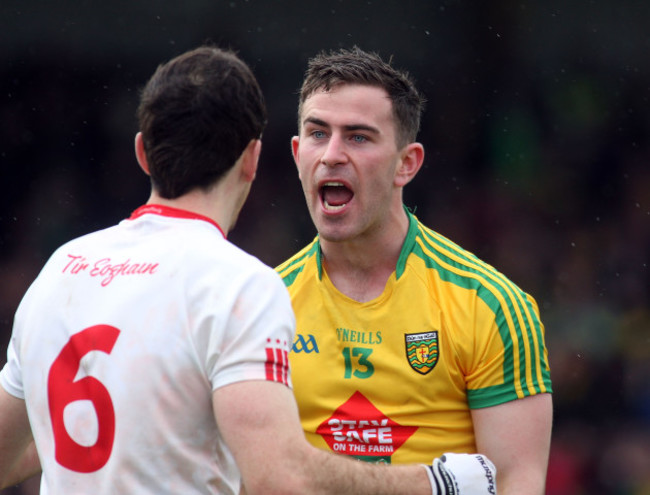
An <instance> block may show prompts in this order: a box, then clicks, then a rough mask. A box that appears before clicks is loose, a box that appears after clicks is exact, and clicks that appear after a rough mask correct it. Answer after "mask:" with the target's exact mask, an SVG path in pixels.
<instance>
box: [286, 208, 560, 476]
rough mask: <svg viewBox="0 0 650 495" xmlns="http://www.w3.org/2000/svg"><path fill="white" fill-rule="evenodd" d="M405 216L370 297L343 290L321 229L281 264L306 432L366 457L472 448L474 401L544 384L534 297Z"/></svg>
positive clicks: (482, 403) (418, 456)
mask: <svg viewBox="0 0 650 495" xmlns="http://www.w3.org/2000/svg"><path fill="white" fill-rule="evenodd" d="M408 215H409V221H410V225H409V231H408V234H407V237H406V240H405V242H404V246H403V248H402V252H401V254H400V258H399V261H398V263H397V266H396V270H395V272H393V274H392V275H391V277H390V279H389V280H388V282H387V283H386V287H385V289H384V292H383V293H382V294H381V295H380V296H379V297H378V298H376V299H374V300H372V301H369V302H365V303H359V302H357V301H354V300H352V299H350V298H348V297H346V296H345V295H343V294H342V293H341V292H339V291H338V290H337V289H336V288H335V287H334V285H333V284H332V282H331V281H330V279H329V278H328V276H327V273H326V271H325V270H323V268H322V265H321V252H320V244H319V242H318V237H317V238H316V239H314V241H313V242H312V243H311V244H309V245H308V246H307V247H305V248H304V249H302V250H301V251H300V252H298V253H297V254H296V255H294V256H293V257H292V258H290V259H289V260H287V261H286V262H285V263H283V264H282V265H280V266H279V267H277V271H278V272H279V274H280V275H281V277H282V278H283V279H284V282H285V285H286V286H287V288H288V290H289V292H290V295H291V300H292V304H293V308H294V311H295V313H296V322H297V332H296V339H295V341H294V344H293V348H292V351H291V353H290V356H289V359H290V364H291V367H292V379H293V386H294V392H295V395H296V399H297V401H298V407H299V409H300V417H301V421H302V425H303V428H304V430H305V434H306V436H307V438H308V440H309V441H310V442H311V443H312V444H313V445H315V446H317V447H320V448H323V449H329V450H333V451H334V452H338V453H342V454H347V455H351V456H355V457H358V458H361V459H364V460H368V461H380V462H389V463H407V462H422V463H429V462H431V459H432V458H433V457H435V456H438V455H440V454H442V453H444V452H475V451H476V445H475V439H474V432H473V428H472V421H471V416H470V409H473V408H482V407H489V406H494V405H497V404H501V403H504V402H508V401H511V400H514V399H518V398H522V397H526V396H529V395H535V394H539V393H543V392H551V381H550V375H549V367H548V359H547V351H546V347H545V344H544V327H543V325H542V323H541V322H540V319H539V314H538V308H537V304H536V302H535V301H534V299H533V298H532V297H531V296H529V295H528V294H525V293H524V292H522V291H521V290H520V289H519V288H518V287H517V286H516V285H514V284H513V283H512V282H511V281H510V280H508V279H507V278H506V277H505V276H504V275H503V274H501V273H499V272H498V271H496V270H495V269H494V268H493V267H491V266H489V265H488V264H486V263H484V262H482V261H481V260H479V259H478V258H477V257H476V256H474V255H473V254H471V253H469V252H468V251H466V250H464V249H462V248H461V247H459V246H458V245H456V244H454V243H453V242H451V241H450V240H448V239H446V238H445V237H443V236H441V235H440V234H438V233H436V232H434V231H432V230H430V229H428V228H427V227H425V226H424V225H423V224H422V223H420V222H419V221H418V220H417V218H416V217H415V216H414V215H412V214H411V213H408Z"/></svg>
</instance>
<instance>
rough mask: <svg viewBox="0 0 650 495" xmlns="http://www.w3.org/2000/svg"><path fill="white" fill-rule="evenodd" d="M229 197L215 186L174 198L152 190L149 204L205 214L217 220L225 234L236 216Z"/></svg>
mask: <svg viewBox="0 0 650 495" xmlns="http://www.w3.org/2000/svg"><path fill="white" fill-rule="evenodd" d="M228 199H229V197H228V196H226V195H224V194H219V192H218V188H217V187H214V188H212V189H211V190H209V191H203V190H200V189H194V190H192V191H190V192H188V193H186V194H183V195H182V196H179V197H178V198H174V199H166V198H163V197H162V196H160V195H159V194H158V193H157V192H156V191H152V193H151V196H149V200H148V201H147V204H157V205H163V206H169V207H171V208H179V209H181V210H186V211H191V212H192V213H197V214H199V215H203V216H204V217H207V218H209V219H210V220H213V221H214V222H216V223H217V225H219V227H220V228H221V229H222V230H223V232H224V234H228V232H229V231H230V230H231V229H232V227H233V225H234V219H235V217H236V213H235V211H234V205H232V204H231V203H232V201H228Z"/></svg>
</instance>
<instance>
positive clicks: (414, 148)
mask: <svg viewBox="0 0 650 495" xmlns="http://www.w3.org/2000/svg"><path fill="white" fill-rule="evenodd" d="M423 162H424V146H422V144H420V143H409V144H407V145H406V146H405V147H404V149H403V150H402V153H401V160H400V164H399V167H398V168H397V170H396V171H395V179H394V181H393V183H394V184H395V186H397V187H404V186H405V185H406V184H408V183H409V182H411V180H412V179H413V177H415V175H416V174H417V173H418V171H419V170H420V167H422V163H423Z"/></svg>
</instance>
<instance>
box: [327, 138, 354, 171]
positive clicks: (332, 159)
mask: <svg viewBox="0 0 650 495" xmlns="http://www.w3.org/2000/svg"><path fill="white" fill-rule="evenodd" d="M347 160H348V155H347V154H346V152H345V147H344V143H343V141H342V139H341V137H340V136H338V135H336V134H333V135H332V136H330V138H329V139H328V141H327V145H326V146H325V149H324V150H323V154H322V155H321V158H320V161H321V163H322V164H323V165H327V166H329V167H333V166H335V165H340V164H342V163H345V162H346V161H347Z"/></svg>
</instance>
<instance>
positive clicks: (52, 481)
mask: <svg viewBox="0 0 650 495" xmlns="http://www.w3.org/2000/svg"><path fill="white" fill-rule="evenodd" d="M138 120H139V124H140V131H141V132H139V133H138V134H137V135H136V139H135V150H136V156H137V159H138V162H139V164H140V166H141V167H142V169H143V170H144V171H145V173H147V174H148V175H149V176H150V177H151V183H152V192H151V196H150V198H149V200H148V202H147V204H146V205H144V206H142V207H140V208H138V209H136V210H135V211H134V213H133V214H132V215H131V217H130V218H128V219H126V220H124V221H122V222H121V223H119V224H118V225H116V226H113V227H111V228H108V229H105V230H101V231H98V232H95V233H91V234H89V235H86V236H83V237H81V238H78V239H75V240H73V241H71V242H69V243H67V244H65V245H63V246H62V247H60V248H59V249H58V250H57V251H56V252H55V253H54V254H53V255H52V257H51V258H50V259H49V260H48V262H47V263H46V265H45V267H44V268H43V270H42V272H41V273H40V274H39V276H38V278H37V279H36V280H35V282H34V283H33V284H32V286H31V287H30V288H29V290H28V291H27V293H26V295H25V297H24V298H23V300H22V301H21V304H20V306H19V308H18V310H17V312H16V317H15V322H14V328H13V334H12V338H11V342H10V344H9V348H8V351H7V356H8V360H7V364H6V366H5V367H4V368H3V370H2V372H1V373H0V383H1V384H2V387H0V488H1V487H6V486H10V485H12V484H15V483H18V482H20V481H21V480H23V479H25V478H26V477H28V476H31V475H33V474H36V473H38V472H39V471H41V468H42V481H41V493H49V494H63V493H64V494H76V493H84V494H87V493H93V494H97V495H99V494H116V493H118V494H121V493H129V494H132V493H137V494H141V493H151V494H157V495H160V494H192V493H210V494H217V493H219V494H235V493H240V492H246V493H249V494H255V493H264V494H274V493H283V494H286V493H300V494H303V493H336V494H341V493H354V494H363V493H376V494H378V493H404V494H406V493H408V494H418V493H421V494H427V495H428V494H429V493H433V494H434V495H442V494H445V495H447V494H460V495H474V494H483V493H493V491H494V484H493V479H494V471H493V469H492V466H491V464H490V462H489V461H488V460H487V459H485V458H484V457H482V456H461V455H454V454H451V455H449V456H447V457H443V458H442V459H435V460H434V462H433V463H432V465H430V466H424V468H425V469H423V466H422V465H417V464H412V465H408V466H400V467H388V466H372V465H369V464H365V463H357V462H354V461H351V460H349V459H346V458H344V457H341V456H337V455H334V454H329V453H325V452H323V451H320V450H317V449H315V448H314V447H312V446H310V445H309V444H308V443H307V441H306V440H305V438H304V436H303V433H302V429H301V427H300V422H299V419H298V414H297V407H296V404H295V400H294V397H293V394H292V391H291V388H290V386H291V382H290V375H289V366H288V360H287V353H288V350H289V346H290V345H291V343H292V341H293V337H294V331H295V328H294V327H295V321H294V316H293V313H292V310H291V304H290V302H289V298H288V294H287V292H286V290H285V288H284V285H283V283H282V281H281V280H280V278H279V276H278V275H277V274H276V273H275V272H274V271H273V270H271V269H270V268H269V267H267V266H266V265H264V264H262V263H261V262H260V261H259V260H257V259H255V258H253V257H252V256H250V255H248V254H246V253H244V252H243V251H241V250H240V249H238V248H237V247H235V246H234V245H232V244H231V243H229V242H228V241H227V240H226V234H227V233H228V232H229V231H230V230H231V228H232V227H233V226H234V223H235V221H236V218H237V216H238V214H239V211H240V209H241V207H242V205H243V204H244V201H245V200H246V197H247V195H248V192H249V190H250V186H251V184H252V182H253V179H254V177H255V173H256V170H257V164H258V158H259V154H260V149H261V141H260V136H261V134H262V131H263V129H264V126H265V123H266V109H265V105H264V101H263V97H262V93H261V91H260V88H259V86H258V84H257V82H256V80H255V78H254V76H253V74H252V73H251V71H250V69H249V68H248V67H247V66H246V65H245V63H244V62H242V61H241V60H240V59H239V58H238V57H237V56H236V55H235V54H234V53H232V52H228V51H223V50H220V49H217V48H213V47H200V48H198V49H196V50H193V51H190V52H188V53H185V54H183V55H180V56H179V57H177V58H175V59H173V60H171V61H170V62H168V63H167V64H164V65H162V66H160V67H159V68H158V70H157V71H156V72H155V74H154V75H153V77H152V78H151V79H150V81H149V82H148V83H147V85H146V87H145V88H144V91H143V93H142V100H141V103H140V106H139V109H138ZM490 490H492V491H490Z"/></svg>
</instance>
